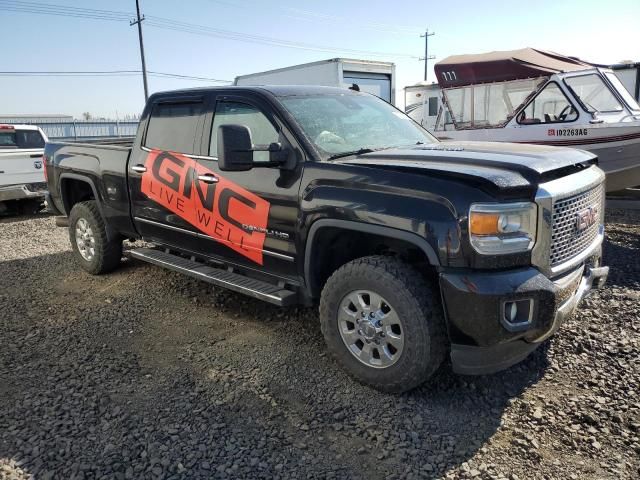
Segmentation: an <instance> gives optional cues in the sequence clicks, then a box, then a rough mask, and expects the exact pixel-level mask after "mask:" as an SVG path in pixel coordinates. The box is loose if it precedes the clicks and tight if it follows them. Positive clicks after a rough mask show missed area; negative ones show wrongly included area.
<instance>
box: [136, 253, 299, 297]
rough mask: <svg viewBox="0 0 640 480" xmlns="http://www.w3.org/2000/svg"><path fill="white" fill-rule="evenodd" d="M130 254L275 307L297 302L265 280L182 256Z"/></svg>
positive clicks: (293, 294) (291, 292) (281, 289)
mask: <svg viewBox="0 0 640 480" xmlns="http://www.w3.org/2000/svg"><path fill="white" fill-rule="evenodd" d="M128 253H129V255H130V256H131V257H133V258H137V259H138V260H142V261H144V262H149V263H152V264H154V265H158V266H160V267H164V268H167V269H169V270H173V271H174V272H178V273H183V274H185V275H189V276H190V277H194V278H197V279H199V280H203V281H205V282H208V283H212V284H213V285H217V286H219V287H224V288H228V289H229V290H233V291H235V292H239V293H244V294H245V295H249V296H251V297H255V298H259V299H260V300H264V301H267V302H269V303H273V304H275V305H279V306H286V305H292V304H294V303H296V297H297V296H296V293H295V292H293V291H291V290H287V289H285V288H283V287H281V286H278V285H273V284H271V283H267V282H263V281H261V280H255V279H253V278H249V277H246V276H244V275H240V274H239V273H233V272H229V271H227V270H222V269H220V268H214V267H211V266H209V265H207V264H204V263H201V262H195V261H193V260H189V259H188V258H184V257H181V256H179V255H173V254H171V253H167V252H165V251H162V250H156V249H153V248H137V249H135V250H130V251H129V252H128Z"/></svg>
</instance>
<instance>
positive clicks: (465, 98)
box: [443, 77, 546, 129]
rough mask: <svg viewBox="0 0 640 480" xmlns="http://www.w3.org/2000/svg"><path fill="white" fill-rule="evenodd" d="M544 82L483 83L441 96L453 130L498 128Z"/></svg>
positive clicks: (536, 80)
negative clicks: (443, 98) (451, 121)
mask: <svg viewBox="0 0 640 480" xmlns="http://www.w3.org/2000/svg"><path fill="white" fill-rule="evenodd" d="M545 81H546V79H545V78H543V77H541V78H529V79H525V80H512V81H508V82H496V83H483V84H480V85H468V86H465V87H458V88H447V89H445V90H444V92H443V93H444V96H445V99H446V101H447V105H448V107H449V110H450V112H451V116H452V119H453V122H454V123H455V125H456V128H463V129H464V128H491V127H502V126H504V125H505V124H506V123H507V122H508V121H509V120H511V118H513V115H514V113H515V112H516V111H517V110H518V109H519V107H520V106H521V105H522V104H524V103H525V102H526V101H527V100H528V99H529V98H530V97H531V96H532V95H533V94H534V93H535V92H537V91H538V89H539V88H540V86H541V85H542V84H543V83H544V82H545Z"/></svg>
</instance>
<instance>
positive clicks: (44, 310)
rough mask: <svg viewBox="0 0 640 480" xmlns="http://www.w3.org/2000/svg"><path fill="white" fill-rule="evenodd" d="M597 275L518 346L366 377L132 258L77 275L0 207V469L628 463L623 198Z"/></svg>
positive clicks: (226, 471)
mask: <svg viewBox="0 0 640 480" xmlns="http://www.w3.org/2000/svg"><path fill="white" fill-rule="evenodd" d="M607 226H608V233H607V243H606V247H605V248H606V255H605V259H606V264H608V265H610V266H611V269H612V270H611V276H610V281H609V283H608V285H607V287H606V288H605V289H604V290H602V291H600V292H597V293H595V294H594V295H593V296H592V297H591V298H590V299H588V300H587V301H586V302H585V304H584V305H583V308H582V310H581V311H580V312H579V314H578V315H577V316H575V318H573V319H571V320H570V321H569V322H568V323H567V324H565V325H564V326H563V328H562V329H561V330H560V332H559V333H558V334H557V335H556V336H555V337H554V338H553V339H552V340H551V341H550V342H548V343H547V344H545V346H544V347H543V348H541V349H539V350H538V351H536V353H535V354H534V355H532V356H531V357H530V358H529V359H528V360H526V361H525V362H523V363H522V364H520V365H518V366H515V367H513V368H511V369H509V370H507V371H505V372H502V373H499V374H495V375H491V376H483V377H463V376H457V375H454V374H453V373H451V370H450V368H449V367H448V366H445V367H443V368H442V369H441V370H440V371H439V372H438V374H436V376H435V377H434V378H433V379H432V380H431V381H430V382H428V383H427V384H426V385H424V386H423V387H421V388H419V389H417V390H414V391H412V392H410V393H408V394H403V395H400V396H393V395H385V394H381V393H379V392H377V391H375V390H371V389H369V388H366V387H363V386H361V385H359V384H357V383H355V382H354V381H352V380H351V379H350V378H349V377H348V376H347V375H346V374H345V373H344V372H343V371H342V370H341V369H340V368H339V367H338V366H337V365H335V364H334V363H333V362H332V361H331V360H330V359H329V358H328V357H327V355H326V354H325V347H324V343H323V340H322V337H321V334H320V329H319V326H318V318H317V313H316V310H315V309H302V308H298V309H288V310H283V309H278V308H276V307H272V306H270V305H266V304H264V303H261V302H259V301H257V300H253V299H250V298H246V297H243V296H241V295H237V294H234V293H231V292H228V291H225V290H219V289H215V288H213V287H212V286H210V285H207V284H204V283H199V282H197V281H195V280H191V279H188V278H186V277H182V276H180V275H178V274H174V273H171V272H168V271H164V270H162V269H159V268H157V267H153V266H149V265H146V264H143V263H140V262H137V261H131V260H129V261H127V262H125V263H124V264H123V267H122V268H121V269H120V270H118V271H117V272H115V273H113V274H110V275H107V276H102V277H92V276H89V275H88V274H86V273H84V272H83V271H80V270H79V269H78V268H76V266H75V265H74V262H73V259H72V256H71V251H70V247H69V243H68V238H67V234H66V230H65V229H59V228H55V227H54V223H53V219H52V218H50V217H46V216H40V217H32V218H26V217H18V218H12V219H4V220H0V478H1V479H23V478H38V479H51V478H63V479H82V478H87V479H89V478H96V479H101V478H105V479H107V478H108V479H111V478H115V479H142V478H363V479H365V478H366V479H377V478H479V479H483V478H510V479H514V480H515V479H518V478H520V479H529V478H532V479H534V478H535V479H537V478H541V479H542V478H545V479H549V478H553V479H556V478H558V479H565V478H576V479H596V478H598V479H602V478H611V479H619V478H625V479H636V478H638V477H639V476H640V460H639V459H640V439H639V436H640V400H639V394H640V359H639V357H640V355H639V353H640V340H639V339H640V319H639V313H640V306H639V304H640V302H639V299H640V211H636V212H627V213H624V212H621V211H609V212H608V225H607Z"/></svg>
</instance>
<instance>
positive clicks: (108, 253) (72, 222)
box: [69, 200, 122, 275]
mask: <svg viewBox="0 0 640 480" xmlns="http://www.w3.org/2000/svg"><path fill="white" fill-rule="evenodd" d="M81 219H84V220H85V221H86V222H87V224H88V225H89V227H90V228H91V231H92V233H93V238H94V241H95V243H94V245H95V246H94V250H95V253H94V254H93V256H92V258H91V259H90V260H87V259H85V258H84V257H83V256H82V254H81V253H80V250H79V247H78V242H77V241H76V226H77V223H78V221H80V220H81ZM69 239H70V240H71V246H72V248H73V253H74V256H75V257H76V259H77V260H78V263H80V266H81V267H82V268H83V269H84V270H86V271H87V272H89V273H91V274H93V275H100V274H102V273H107V272H110V271H112V270H114V269H115V268H116V267H117V266H118V265H119V264H120V260H121V259H122V237H120V236H115V237H113V238H111V239H109V238H108V236H107V228H106V225H105V223H104V220H103V218H102V215H101V214H100V210H98V205H97V204H96V202H95V201H94V200H89V201H86V202H80V203H76V204H75V205H74V206H73V208H72V209H71V213H70V214H69Z"/></svg>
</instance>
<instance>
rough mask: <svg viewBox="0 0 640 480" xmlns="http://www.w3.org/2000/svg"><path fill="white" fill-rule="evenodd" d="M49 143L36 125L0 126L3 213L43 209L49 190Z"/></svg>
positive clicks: (0, 201)
mask: <svg viewBox="0 0 640 480" xmlns="http://www.w3.org/2000/svg"><path fill="white" fill-rule="evenodd" d="M46 141H47V136H46V135H45V134H44V132H43V131H42V130H41V129H40V128H39V127H37V126H35V125H0V214H1V213H4V212H6V211H8V210H13V209H15V208H17V209H18V210H19V211H21V212H29V211H31V212H35V211H38V210H39V209H40V208H41V207H42V204H43V201H44V194H45V193H46V190H47V184H46V179H45V172H44V164H43V161H42V155H43V153H44V144H45V142H46ZM12 207H13V208H12Z"/></svg>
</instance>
